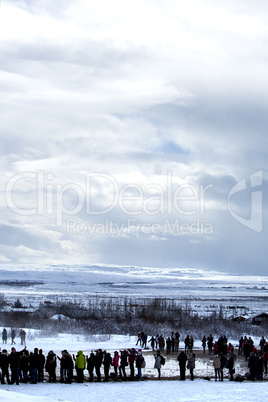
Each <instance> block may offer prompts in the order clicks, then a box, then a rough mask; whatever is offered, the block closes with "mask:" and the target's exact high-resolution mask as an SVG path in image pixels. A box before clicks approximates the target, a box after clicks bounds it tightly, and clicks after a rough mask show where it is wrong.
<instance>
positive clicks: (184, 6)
mask: <svg viewBox="0 0 268 402" xmlns="http://www.w3.org/2000/svg"><path fill="white" fill-rule="evenodd" d="M267 12H268V4H267V2H266V1H264V0H260V1H258V2H255V1H254V0H238V1H236V2H233V1H231V0H227V1H225V2H218V1H213V0H210V1H209V0H204V1H202V2H201V1H197V0H189V1H187V2H185V1H182V0H166V1H165V2H163V1H160V0H135V1H131V0H130V1H123V0H114V1H113V2H111V1H108V0H99V1H98V2H96V1H92V0H64V1H63V0H58V1H56V2H55V1H54V0H35V1H32V0H27V1H26V0H8V1H7V0H2V1H1V7H0V55H1V56H0V91H1V97H0V135H1V149H0V167H1V174H0V191H1V199H0V219H1V221H0V263H1V264H8V265H10V266H11V265H12V264H26V265H27V264H35V263H38V264H40V263H44V264H118V265H137V266H147V267H159V268H162V267H188V268H202V269H208V270H211V269H213V270H215V269H216V270H221V271H225V272H227V273H228V272H232V273H239V274H246V275H248V274H263V275H265V274H266V273H267V272H266V271H267V270H266V261H267V251H266V244H267V167H268V166H267V165H268V162H267V148H268V137H267V127H268V124H267V123H268V110H267V109H268V106H267V105H268V102H267V100H268V99H267V98H268V74H267V71H268V49H267V40H268V27H267V21H266V15H267Z"/></svg>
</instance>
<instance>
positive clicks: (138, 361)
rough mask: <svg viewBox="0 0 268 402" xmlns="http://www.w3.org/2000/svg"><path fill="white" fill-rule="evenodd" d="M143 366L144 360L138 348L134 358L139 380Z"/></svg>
mask: <svg viewBox="0 0 268 402" xmlns="http://www.w3.org/2000/svg"><path fill="white" fill-rule="evenodd" d="M144 367H145V360H144V357H143V356H142V353H141V350H139V351H138V355H137V358H136V368H137V370H138V378H139V380H141V378H142V373H141V369H142V368H144Z"/></svg>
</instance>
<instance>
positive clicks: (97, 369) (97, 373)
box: [95, 366, 101, 382]
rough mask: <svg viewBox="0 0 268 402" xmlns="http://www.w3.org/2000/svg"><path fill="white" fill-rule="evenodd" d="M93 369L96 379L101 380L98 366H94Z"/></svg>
mask: <svg viewBox="0 0 268 402" xmlns="http://www.w3.org/2000/svg"><path fill="white" fill-rule="evenodd" d="M95 371H96V376H97V381H98V382H100V381H101V373H100V367H99V366H96V367H95Z"/></svg>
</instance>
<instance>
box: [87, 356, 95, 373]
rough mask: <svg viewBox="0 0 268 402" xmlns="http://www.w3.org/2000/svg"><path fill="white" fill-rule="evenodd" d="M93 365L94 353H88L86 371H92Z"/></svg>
mask: <svg viewBox="0 0 268 402" xmlns="http://www.w3.org/2000/svg"><path fill="white" fill-rule="evenodd" d="M94 366H95V355H94V353H93V352H92V353H90V356H89V357H88V358H87V369H88V371H93V369H94Z"/></svg>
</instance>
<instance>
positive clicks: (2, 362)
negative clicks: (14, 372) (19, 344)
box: [0, 352, 9, 371]
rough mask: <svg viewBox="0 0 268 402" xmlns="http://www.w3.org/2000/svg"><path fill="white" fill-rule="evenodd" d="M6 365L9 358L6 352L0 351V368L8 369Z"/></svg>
mask: <svg viewBox="0 0 268 402" xmlns="http://www.w3.org/2000/svg"><path fill="white" fill-rule="evenodd" d="M8 365H9V358H8V354H7V353H4V352H2V353H0V368H1V369H2V370H3V371H6V370H8Z"/></svg>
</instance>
